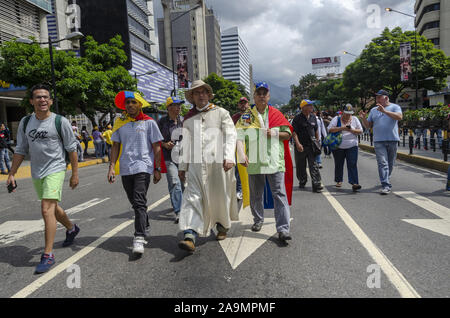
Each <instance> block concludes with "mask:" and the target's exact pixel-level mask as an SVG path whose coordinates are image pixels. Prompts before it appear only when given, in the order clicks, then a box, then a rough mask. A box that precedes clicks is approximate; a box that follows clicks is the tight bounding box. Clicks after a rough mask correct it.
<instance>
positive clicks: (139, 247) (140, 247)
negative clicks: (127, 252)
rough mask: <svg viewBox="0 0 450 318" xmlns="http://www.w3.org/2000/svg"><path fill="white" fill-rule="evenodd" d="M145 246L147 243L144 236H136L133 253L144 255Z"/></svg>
mask: <svg viewBox="0 0 450 318" xmlns="http://www.w3.org/2000/svg"><path fill="white" fill-rule="evenodd" d="M144 244H147V241H146V240H145V239H144V238H143V237H142V236H136V237H135V238H134V240H133V253H136V254H144Z"/></svg>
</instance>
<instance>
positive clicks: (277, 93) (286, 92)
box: [255, 80, 291, 105]
mask: <svg viewBox="0 0 450 318" xmlns="http://www.w3.org/2000/svg"><path fill="white" fill-rule="evenodd" d="M258 82H259V80H257V81H255V83H258ZM265 82H266V83H267V84H269V88H270V101H269V103H270V104H271V105H276V104H279V105H285V104H287V103H289V101H290V100H291V88H290V87H281V86H278V85H275V84H274V83H272V82H270V81H265Z"/></svg>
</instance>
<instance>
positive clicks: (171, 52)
mask: <svg viewBox="0 0 450 318" xmlns="http://www.w3.org/2000/svg"><path fill="white" fill-rule="evenodd" d="M172 23H173V21H171V22H170V54H172V77H173V91H172V93H171V94H170V95H171V96H174V97H176V96H177V90H176V87H175V86H176V85H175V59H174V57H173V32H172V30H173V29H172Z"/></svg>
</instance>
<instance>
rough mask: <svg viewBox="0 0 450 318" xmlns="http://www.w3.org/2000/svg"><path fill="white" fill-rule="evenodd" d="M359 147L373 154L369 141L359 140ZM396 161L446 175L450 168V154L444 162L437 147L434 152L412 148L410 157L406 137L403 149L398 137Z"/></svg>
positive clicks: (442, 155) (401, 141) (401, 140)
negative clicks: (398, 144)
mask: <svg viewBox="0 0 450 318" xmlns="http://www.w3.org/2000/svg"><path fill="white" fill-rule="evenodd" d="M359 147H360V149H361V150H365V151H369V152H372V153H374V152H375V151H374V148H373V146H371V145H370V141H365V140H363V139H361V142H360V144H359ZM428 147H429V145H428ZM397 159H399V160H403V161H406V162H409V163H412V164H415V165H418V166H422V167H425V168H430V169H435V170H439V171H442V172H445V173H447V171H448V167H449V166H450V154H449V156H448V161H444V154H443V153H442V149H439V146H438V145H436V152H434V151H433V150H430V148H428V150H424V149H423V145H421V149H416V148H414V149H413V154H412V155H410V154H409V143H408V137H406V142H405V147H403V139H402V137H400V146H399V147H398V150H397Z"/></svg>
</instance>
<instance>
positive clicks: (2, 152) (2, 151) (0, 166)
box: [0, 148, 11, 172]
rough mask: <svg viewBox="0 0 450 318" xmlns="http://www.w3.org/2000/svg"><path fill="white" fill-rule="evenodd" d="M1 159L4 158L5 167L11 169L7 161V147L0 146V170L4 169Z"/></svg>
mask: <svg viewBox="0 0 450 318" xmlns="http://www.w3.org/2000/svg"><path fill="white" fill-rule="evenodd" d="M3 160H5V165H6V168H7V169H8V172H9V170H10V169H11V164H10V163H9V154H8V148H1V149H0V170H1V171H2V172H6V171H5V166H4V165H3Z"/></svg>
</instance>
